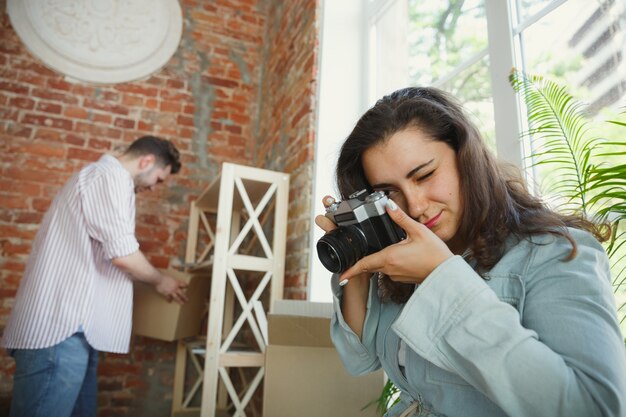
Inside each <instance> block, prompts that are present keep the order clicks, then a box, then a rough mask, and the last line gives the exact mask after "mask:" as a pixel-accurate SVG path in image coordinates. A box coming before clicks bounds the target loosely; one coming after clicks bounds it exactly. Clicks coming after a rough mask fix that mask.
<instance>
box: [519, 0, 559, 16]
mask: <svg viewBox="0 0 626 417" xmlns="http://www.w3.org/2000/svg"><path fill="white" fill-rule="evenodd" d="M553 1H554V0H519V1H518V9H519V13H520V17H521V18H522V19H526V18H528V17H530V16H532V15H534V14H535V13H538V12H540V11H541V10H542V9H543V8H544V7H545V6H547V5H548V4H550V3H551V2H553Z"/></svg>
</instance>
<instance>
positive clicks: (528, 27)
mask: <svg viewBox="0 0 626 417" xmlns="http://www.w3.org/2000/svg"><path fill="white" fill-rule="evenodd" d="M346 2H347V3H351V4H352V7H353V12H352V15H353V16H355V15H358V16H360V18H361V19H362V20H361V21H362V24H363V27H362V28H360V29H358V34H357V35H358V36H356V38H358V39H359V44H358V45H356V44H355V45H353V47H352V48H351V49H350V51H352V52H354V51H357V52H358V54H359V59H357V60H355V62H354V66H353V67H346V66H345V65H342V66H341V67H334V69H333V66H332V63H329V62H328V61H326V62H324V58H322V67H324V66H325V65H326V67H325V68H327V70H324V68H323V69H322V73H321V89H322V92H323V91H324V85H325V83H327V81H325V80H327V77H330V78H332V77H336V76H337V74H342V73H343V74H348V73H349V74H350V76H351V77H352V78H351V80H352V79H353V81H352V82H353V85H355V86H358V91H359V92H360V93H361V96H360V97H361V100H362V101H361V102H360V106H359V108H358V109H356V107H355V106H352V107H344V108H343V109H341V108H340V107H339V106H337V105H336V103H335V104H333V102H332V101H331V100H329V101H325V100H324V98H323V94H322V97H321V100H320V115H321V114H322V112H324V111H325V110H324V109H325V108H326V111H330V108H329V107H332V109H333V110H332V111H333V116H334V117H337V118H343V120H350V122H351V123H352V124H353V122H354V121H355V120H356V118H357V117H358V116H359V115H360V114H361V113H362V112H364V111H365V110H366V109H367V108H368V107H369V106H371V105H372V104H373V103H374V101H375V100H376V99H378V98H379V97H380V96H382V95H383V94H387V93H389V92H391V91H393V90H395V89H396V88H399V87H403V86H406V85H434V86H437V87H440V88H443V89H445V90H446V91H449V92H451V93H452V94H454V95H455V96H456V97H457V98H459V99H460V100H461V102H462V103H463V104H464V106H465V108H466V109H467V110H468V111H469V113H470V116H471V117H473V119H474V122H475V123H476V124H477V126H478V128H479V129H480V130H481V132H482V133H483V135H484V136H485V138H486V139H487V140H488V142H489V143H490V145H492V146H493V148H494V149H495V150H496V152H497V153H498V155H499V156H500V157H501V158H503V159H506V160H509V161H511V162H513V163H515V164H517V165H518V166H520V167H522V168H526V167H528V166H530V165H531V164H530V161H528V160H527V159H526V156H527V155H528V154H529V151H530V149H529V145H528V143H524V142H520V140H519V139H520V132H521V131H522V130H523V129H524V128H525V126H524V122H523V121H524V120H525V117H524V115H523V112H524V108H523V106H522V105H521V103H519V102H518V100H517V98H516V96H515V94H514V91H513V89H512V87H511V86H510V85H509V82H508V75H509V72H510V70H511V69H512V68H513V67H515V68H520V69H523V70H525V71H526V72H529V73H532V74H537V75H542V76H545V77H548V78H550V79H553V80H555V81H558V82H562V83H563V84H564V85H567V86H568V87H569V88H570V89H571V90H570V91H571V93H572V94H574V95H575V96H576V97H577V98H579V99H580V100H582V101H584V102H586V103H587V104H588V106H587V112H588V113H589V114H590V115H592V116H593V117H596V118H598V119H601V120H607V119H615V118H617V114H618V113H619V112H620V111H623V107H624V104H625V103H624V98H625V97H626V59H625V55H626V2H625V1H624V0H367V1H357V0H342V1H340V2H334V1H326V2H324V4H325V6H324V7H325V12H324V15H325V17H324V19H325V23H324V26H326V20H327V19H328V13H330V14H332V8H333V7H337V5H336V3H341V4H343V5H345V4H347V3H346ZM344 11H345V9H344ZM344 29H345V27H344ZM325 30H326V29H325V28H323V32H324V31H325ZM343 33H344V34H345V30H344V31H343ZM326 48H333V45H332V42H331V43H330V44H329V42H323V43H322V56H324V55H325V54H327V53H328V51H327V50H326V51H325V49H326ZM346 82H347V78H346V80H344V83H343V84H342V86H343V88H346V86H347V85H349V84H346ZM333 93H334V97H335V98H336V97H337V95H341V93H338V92H337V90H336V89H335V90H333ZM329 97H330V95H329ZM620 106H621V107H620ZM341 111H346V112H347V113H346V115H345V117H344V115H341V114H339V113H340V112H341ZM325 124H326V121H325V120H323V119H322V118H321V119H320V126H321V127H323V126H324V125H325ZM351 126H352V125H350V127H351ZM607 129H611V125H607ZM340 132H341V133H340V134H338V135H337V136H336V137H333V138H331V139H330V140H332V141H334V142H332V143H333V144H334V145H333V146H330V145H328V144H326V145H325V144H324V143H323V140H326V139H328V138H320V139H321V141H318V155H321V156H322V158H324V156H323V155H324V152H328V150H329V149H334V150H336V149H337V148H336V146H337V143H340V142H341V140H342V139H343V138H345V136H347V134H348V133H349V128H347V129H344V130H340ZM607 135H608V132H607ZM320 159H321V158H320ZM327 161H328V158H325V159H324V163H327ZM331 186H332V184H318V188H325V189H326V190H328V191H330V192H332V189H331V188H330V187H331ZM320 198H321V197H320ZM316 201H317V200H316ZM316 211H317V212H319V210H316ZM316 237H317V236H316ZM314 243H315V241H314V242H313V244H314ZM316 257H317V254H316V253H315V249H314V248H312V258H314V259H313V262H315V258H316ZM316 280H321V281H324V282H323V285H324V286H327V281H328V274H327V273H326V271H325V270H324V269H323V268H319V267H318V269H317V270H316V269H315V268H313V269H312V274H311V281H312V283H313V285H315V281H316ZM325 294H326V295H320V296H316V297H313V298H315V299H326V297H330V295H329V294H330V293H329V292H326V293H325Z"/></svg>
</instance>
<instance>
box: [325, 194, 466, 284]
mask: <svg viewBox="0 0 626 417" xmlns="http://www.w3.org/2000/svg"><path fill="white" fill-rule="evenodd" d="M387 213H388V214H389V216H390V217H391V220H393V221H394V222H395V223H396V224H397V225H398V226H400V227H401V228H402V229H403V230H404V231H405V232H406V234H407V237H406V239H404V240H403V241H401V242H398V243H396V244H393V245H391V246H388V247H386V248H384V249H383V250H381V251H379V252H376V253H373V254H371V255H369V256H366V257H364V258H362V259H360V260H359V261H358V262H357V263H355V264H354V265H353V266H352V267H351V268H349V269H348V270H346V271H345V272H344V273H343V274H341V276H340V277H339V280H340V284H341V285H345V284H347V283H348V282H349V280H351V279H353V278H354V277H356V276H362V274H364V273H367V274H371V273H373V272H382V273H384V274H385V275H387V276H389V278H390V279H391V280H393V281H398V282H406V283H416V284H419V283H421V282H422V281H424V279H426V277H427V276H428V275H429V274H430V273H431V272H432V271H433V270H434V269H435V268H436V267H437V266H439V264H441V263H442V262H443V261H445V260H446V259H448V258H450V257H452V256H454V254H453V253H452V252H451V251H450V249H449V248H448V246H446V244H445V243H444V242H443V241H442V240H441V239H439V237H438V236H437V235H435V234H434V233H433V232H432V231H431V230H430V229H428V228H427V227H426V226H424V225H423V224H421V223H419V222H417V221H415V220H413V219H412V218H411V217H409V216H408V215H407V214H406V213H405V212H404V211H402V209H400V208H399V207H398V205H397V204H396V203H395V202H393V200H389V201H388V203H387ZM316 223H317V220H316Z"/></svg>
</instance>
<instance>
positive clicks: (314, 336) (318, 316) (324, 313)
mask: <svg viewBox="0 0 626 417" xmlns="http://www.w3.org/2000/svg"><path fill="white" fill-rule="evenodd" d="M273 307H274V308H273V312H272V313H270V314H269V316H268V329H269V344H270V345H281V346H309V347H333V344H332V341H331V340H330V317H331V315H332V304H330V303H312V302H307V301H296V300H276V301H275V302H274V305H273Z"/></svg>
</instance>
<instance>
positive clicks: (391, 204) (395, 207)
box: [387, 198, 398, 210]
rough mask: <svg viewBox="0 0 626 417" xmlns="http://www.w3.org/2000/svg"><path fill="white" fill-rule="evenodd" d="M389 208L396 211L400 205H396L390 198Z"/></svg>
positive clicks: (388, 200)
mask: <svg viewBox="0 0 626 417" xmlns="http://www.w3.org/2000/svg"><path fill="white" fill-rule="evenodd" d="M387 207H389V209H390V210H396V209H397V208H398V205H397V204H396V202H395V201H393V200H392V199H391V198H389V199H387Z"/></svg>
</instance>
